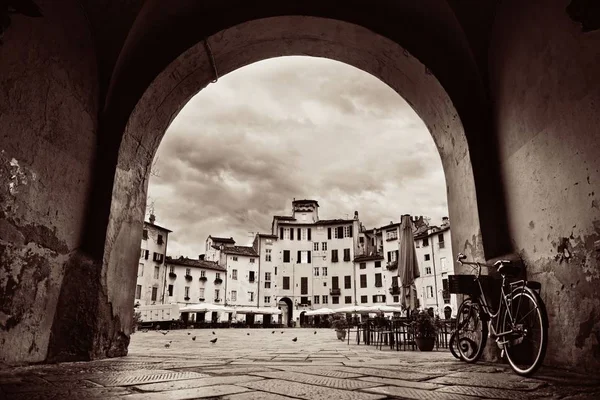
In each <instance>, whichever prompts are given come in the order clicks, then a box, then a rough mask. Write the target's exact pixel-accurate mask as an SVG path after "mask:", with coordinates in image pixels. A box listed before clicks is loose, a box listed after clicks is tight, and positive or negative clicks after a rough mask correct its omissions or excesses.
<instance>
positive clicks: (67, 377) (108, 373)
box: [43, 368, 172, 385]
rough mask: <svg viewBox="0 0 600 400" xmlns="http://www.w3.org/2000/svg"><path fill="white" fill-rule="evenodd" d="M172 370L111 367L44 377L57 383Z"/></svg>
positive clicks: (47, 374) (162, 372)
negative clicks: (113, 368)
mask: <svg viewBox="0 0 600 400" xmlns="http://www.w3.org/2000/svg"><path fill="white" fill-rule="evenodd" d="M170 372H172V371H169V370H168V369H138V370H133V371H130V370H127V371H120V370H111V369H110V368H108V369H105V370H102V371H100V372H98V371H96V372H83V373H79V372H72V373H71V374H64V373H61V374H52V373H46V374H45V375H43V378H44V379H45V380H46V381H48V382H52V383H55V384H57V385H58V384H59V382H66V381H73V380H83V379H85V380H92V381H95V380H96V379H102V378H107V377H108V378H114V377H115V376H137V375H152V374H168V373H170Z"/></svg>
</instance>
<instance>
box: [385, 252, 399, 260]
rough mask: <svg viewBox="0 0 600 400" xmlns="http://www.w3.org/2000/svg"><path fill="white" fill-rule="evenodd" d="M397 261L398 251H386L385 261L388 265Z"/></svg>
mask: <svg viewBox="0 0 600 400" xmlns="http://www.w3.org/2000/svg"><path fill="white" fill-rule="evenodd" d="M397 259H398V250H394V251H388V252H387V260H388V262H389V263H391V262H394V261H396V260H397Z"/></svg>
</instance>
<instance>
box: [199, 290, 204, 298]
mask: <svg viewBox="0 0 600 400" xmlns="http://www.w3.org/2000/svg"><path fill="white" fill-rule="evenodd" d="M200 298H201V299H203V298H204V288H203V287H201V288H200Z"/></svg>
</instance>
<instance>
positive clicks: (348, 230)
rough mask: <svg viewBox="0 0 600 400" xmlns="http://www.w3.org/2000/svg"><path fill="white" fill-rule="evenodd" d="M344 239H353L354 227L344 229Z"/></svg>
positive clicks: (349, 226)
mask: <svg viewBox="0 0 600 400" xmlns="http://www.w3.org/2000/svg"><path fill="white" fill-rule="evenodd" d="M344 237H352V225H348V226H345V227H344Z"/></svg>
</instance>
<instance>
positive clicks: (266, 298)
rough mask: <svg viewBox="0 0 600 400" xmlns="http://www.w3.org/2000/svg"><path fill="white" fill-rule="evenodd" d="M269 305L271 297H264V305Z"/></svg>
mask: <svg viewBox="0 0 600 400" xmlns="http://www.w3.org/2000/svg"><path fill="white" fill-rule="evenodd" d="M269 303H271V296H265V304H269Z"/></svg>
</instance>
